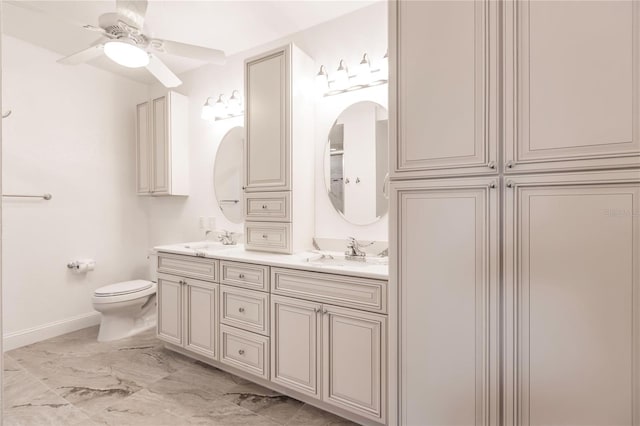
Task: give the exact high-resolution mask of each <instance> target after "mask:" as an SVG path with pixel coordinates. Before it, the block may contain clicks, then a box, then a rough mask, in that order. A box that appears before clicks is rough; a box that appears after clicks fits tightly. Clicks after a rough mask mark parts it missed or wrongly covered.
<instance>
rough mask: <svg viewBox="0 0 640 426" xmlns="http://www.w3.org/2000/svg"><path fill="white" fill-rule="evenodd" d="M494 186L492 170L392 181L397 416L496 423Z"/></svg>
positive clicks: (420, 421)
mask: <svg viewBox="0 0 640 426" xmlns="http://www.w3.org/2000/svg"><path fill="white" fill-rule="evenodd" d="M495 186H496V183H495V182H494V181H493V180H492V179H489V178H475V179H459V180H456V179H452V180H446V181H444V180H429V181H415V182H404V183H397V182H394V183H392V185H391V187H392V204H391V206H392V208H391V210H390V211H391V213H392V216H391V222H390V223H392V224H395V225H394V226H395V232H392V233H391V238H392V241H391V246H390V247H391V249H393V250H395V252H396V256H394V257H392V262H394V263H393V264H392V265H391V271H392V273H391V275H390V279H391V290H390V292H391V293H392V294H393V293H395V291H397V294H398V296H397V297H398V305H397V307H396V308H395V309H393V310H392V314H393V312H394V311H396V312H397V318H398V321H399V330H398V333H399V334H398V336H396V338H397V340H398V341H399V344H398V345H397V350H398V362H399V366H392V368H393V370H391V371H399V372H400V373H399V379H398V380H399V385H398V386H399V389H398V392H399V397H398V400H397V401H394V402H393V404H399V407H398V409H399V411H400V418H399V421H398V422H399V424H407V425H424V426H430V425H433V426H435V425H438V426H447V425H496V424H497V423H498V418H497V414H498V413H497V411H498V400H497V398H498V383H497V381H498V372H497V370H498V341H497V334H498V321H497V309H498V308H497V304H498V301H499V299H498V297H499V296H498V260H499V256H498V251H497V247H498V233H499V230H498V221H497V219H498V213H497V205H498V194H497V192H498V189H497V188H495ZM396 343H398V342H396ZM396 368H397V370H396Z"/></svg>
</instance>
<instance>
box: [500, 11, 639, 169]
mask: <svg viewBox="0 0 640 426" xmlns="http://www.w3.org/2000/svg"><path fill="white" fill-rule="evenodd" d="M504 34H505V35H504V43H505V46H504V47H505V49H504V51H505V72H504V77H505V106H504V110H505V114H506V116H505V161H506V164H505V166H506V171H507V172H513V173H519V172H527V171H544V170H577V169H593V168H609V167H628V166H629V165H637V164H638V161H639V159H638V155H639V154H640V3H639V2H637V1H577V2H576V1H524V0H523V1H512V0H510V1H507V2H506V3H505V33H504Z"/></svg>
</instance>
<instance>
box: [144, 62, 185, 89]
mask: <svg viewBox="0 0 640 426" xmlns="http://www.w3.org/2000/svg"><path fill="white" fill-rule="evenodd" d="M147 69H148V70H149V72H150V73H151V74H153V76H154V77H155V78H157V79H158V80H159V81H160V83H162V84H164V86H165V87H177V86H180V85H181V84H182V81H181V80H180V79H179V78H178V77H177V76H176V75H175V74H174V73H173V71H171V70H170V69H169V68H168V67H167V66H166V65H165V64H164V62H162V61H161V60H160V59H158V57H157V56H154V55H149V64H148V65H147Z"/></svg>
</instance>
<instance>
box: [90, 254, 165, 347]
mask: <svg viewBox="0 0 640 426" xmlns="http://www.w3.org/2000/svg"><path fill="white" fill-rule="evenodd" d="M151 263H153V262H151ZM154 272H155V271H154ZM151 276H152V278H153V276H154V275H153V274H152V275H151ZM156 290H157V285H156V283H155V282H153V281H148V280H133V281H123V282H119V283H115V284H109V285H106V286H104V287H100V288H99V289H97V290H96V291H95V292H94V293H93V298H92V302H93V309H95V310H96V311H98V312H100V313H101V314H102V319H101V321H100V332H99V333H98V341H99V342H109V341H112V340H118V339H122V338H125V337H129V336H133V335H135V334H138V333H141V332H143V331H146V330H149V329H151V328H153V327H155V326H156Z"/></svg>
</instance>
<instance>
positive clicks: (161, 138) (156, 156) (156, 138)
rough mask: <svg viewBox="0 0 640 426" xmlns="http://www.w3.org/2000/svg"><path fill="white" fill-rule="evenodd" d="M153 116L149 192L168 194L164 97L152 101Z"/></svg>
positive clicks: (165, 99) (168, 156) (166, 117)
mask: <svg viewBox="0 0 640 426" xmlns="http://www.w3.org/2000/svg"><path fill="white" fill-rule="evenodd" d="M152 108H153V111H152V115H153V120H152V123H153V160H154V161H153V175H152V176H153V179H152V186H151V191H152V192H153V193H154V194H169V193H170V192H171V188H170V179H171V178H170V175H169V170H170V164H169V159H170V152H169V139H168V138H169V135H168V127H167V126H168V110H167V108H168V106H167V98H166V97H165V96H163V97H161V98H158V99H154V100H153V101H152Z"/></svg>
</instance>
